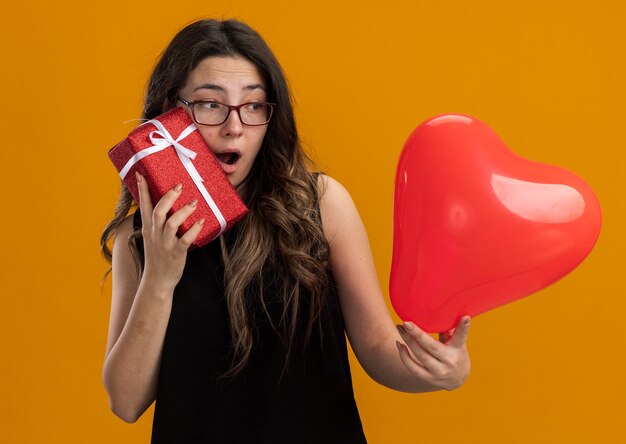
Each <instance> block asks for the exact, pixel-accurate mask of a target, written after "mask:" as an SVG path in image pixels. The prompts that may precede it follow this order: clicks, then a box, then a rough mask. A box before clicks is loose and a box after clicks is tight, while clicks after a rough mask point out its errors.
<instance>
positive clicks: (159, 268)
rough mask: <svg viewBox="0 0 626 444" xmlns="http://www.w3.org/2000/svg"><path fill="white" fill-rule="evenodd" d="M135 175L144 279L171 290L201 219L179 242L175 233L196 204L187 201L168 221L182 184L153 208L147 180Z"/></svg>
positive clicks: (176, 282) (176, 280)
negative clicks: (141, 225)
mask: <svg viewBox="0 0 626 444" xmlns="http://www.w3.org/2000/svg"><path fill="white" fill-rule="evenodd" d="M135 175H136V177H137V186H138V188H139V199H140V202H139V207H140V210H141V220H142V223H143V227H142V230H141V234H142V236H143V244H144V255H145V267H144V277H145V278H146V279H147V280H148V282H150V283H151V284H152V285H154V284H155V283H157V282H158V284H159V285H162V286H163V287H162V288H167V289H171V290H172V291H173V290H174V287H176V285H177V284H178V281H180V278H181V276H182V275H183V270H184V268H185V261H186V260H187V250H188V249H189V246H190V245H191V244H192V242H193V241H194V240H195V239H196V237H197V236H198V234H199V233H200V230H201V229H202V225H203V223H204V219H200V220H199V221H197V222H196V223H195V224H193V225H192V227H191V228H190V229H189V230H188V231H187V232H186V233H185V234H184V235H183V236H181V237H180V239H179V238H178V237H177V236H176V232H177V231H178V228H179V227H180V226H181V225H182V224H183V222H185V220H186V219H187V218H188V217H189V216H190V215H191V213H193V212H194V210H195V209H196V204H197V201H195V200H194V201H192V202H189V203H188V204H187V205H185V206H184V207H182V208H181V209H179V210H178V211H176V212H175V213H174V214H172V215H171V216H170V217H169V218H167V212H168V211H169V210H170V209H171V208H172V205H174V202H176V199H178V197H179V196H180V192H181V190H182V185H180V184H179V185H177V186H176V187H174V188H172V189H171V190H169V191H168V192H167V193H165V194H164V195H163V197H162V198H161V200H159V202H158V203H157V204H156V206H155V207H154V208H153V207H152V200H151V199H150V192H149V190H148V186H147V184H146V181H145V180H144V178H143V176H142V175H141V174H139V173H135Z"/></svg>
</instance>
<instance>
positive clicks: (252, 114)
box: [193, 102, 272, 125]
mask: <svg viewBox="0 0 626 444" xmlns="http://www.w3.org/2000/svg"><path fill="white" fill-rule="evenodd" d="M233 111H234V110H233ZM238 111H239V116H240V117H241V121H242V122H243V123H244V124H246V125H264V124H266V123H267V122H269V120H270V117H272V106H271V105H269V104H267V103H260V102H251V103H245V104H243V105H241V106H240V107H239V110H238ZM193 112H194V115H195V117H196V120H197V121H198V123H200V124H204V125H219V124H221V123H224V121H226V118H227V117H228V106H226V105H222V104H221V103H217V102H202V103H196V104H195V108H194V111H193ZM234 112H236V111H234Z"/></svg>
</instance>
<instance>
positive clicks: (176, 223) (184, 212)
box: [163, 199, 198, 242]
mask: <svg viewBox="0 0 626 444" xmlns="http://www.w3.org/2000/svg"><path fill="white" fill-rule="evenodd" d="M197 204H198V201H197V200H196V199H194V200H192V201H191V202H189V203H188V204H187V205H184V206H183V207H182V208H180V209H179V210H178V211H176V212H175V213H174V214H172V215H171V216H170V217H169V218H168V219H167V221H166V222H165V226H164V227H163V237H164V239H165V241H166V242H167V241H169V240H178V239H176V233H177V232H178V229H179V228H180V226H181V225H182V224H183V223H184V222H185V221H186V220H187V218H188V217H189V216H190V215H191V214H192V213H193V212H194V211H195V209H196V207H197Z"/></svg>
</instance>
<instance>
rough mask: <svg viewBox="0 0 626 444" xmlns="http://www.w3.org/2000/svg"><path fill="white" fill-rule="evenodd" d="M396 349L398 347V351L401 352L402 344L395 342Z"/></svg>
mask: <svg viewBox="0 0 626 444" xmlns="http://www.w3.org/2000/svg"><path fill="white" fill-rule="evenodd" d="M396 347H398V351H400V352H401V351H402V344H400V342H398V341H396Z"/></svg>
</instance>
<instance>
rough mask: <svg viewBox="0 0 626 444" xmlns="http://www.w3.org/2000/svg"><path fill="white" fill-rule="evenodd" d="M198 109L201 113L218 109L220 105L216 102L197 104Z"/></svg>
mask: <svg viewBox="0 0 626 444" xmlns="http://www.w3.org/2000/svg"><path fill="white" fill-rule="evenodd" d="M198 107H199V108H200V109H201V110H202V111H212V110H216V109H220V107H221V105H220V104H219V103H217V102H200V103H199V104H198Z"/></svg>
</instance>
